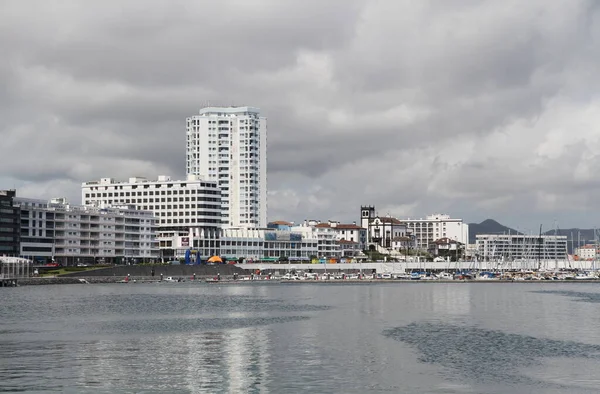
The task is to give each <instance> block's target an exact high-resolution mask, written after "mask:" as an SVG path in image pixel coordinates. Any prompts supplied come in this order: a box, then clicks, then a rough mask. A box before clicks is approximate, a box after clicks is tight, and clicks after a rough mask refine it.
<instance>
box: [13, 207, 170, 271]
mask: <svg viewBox="0 0 600 394" xmlns="http://www.w3.org/2000/svg"><path fill="white" fill-rule="evenodd" d="M13 203H14V205H15V206H17V207H19V208H20V212H21V213H20V215H21V256H22V257H26V258H30V259H32V260H50V259H54V260H55V261H56V262H57V263H62V264H65V265H76V264H84V263H86V264H89V263H125V262H131V261H140V262H141V261H152V260H155V259H157V258H158V257H159V248H158V241H157V240H156V228H157V226H156V219H155V217H154V215H153V214H152V212H149V211H141V210H137V209H135V208H134V207H126V206H122V207H114V208H97V207H90V206H79V205H70V204H68V203H67V202H66V201H65V200H64V199H53V200H51V201H50V202H48V201H45V200H37V199H28V198H21V197H15V198H14V200H13Z"/></svg>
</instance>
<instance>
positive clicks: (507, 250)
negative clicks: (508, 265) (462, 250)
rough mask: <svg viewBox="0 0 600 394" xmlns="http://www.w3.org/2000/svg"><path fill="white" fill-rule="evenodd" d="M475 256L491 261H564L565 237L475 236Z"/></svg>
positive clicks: (522, 235) (566, 255)
mask: <svg viewBox="0 0 600 394" xmlns="http://www.w3.org/2000/svg"><path fill="white" fill-rule="evenodd" d="M476 246H477V256H478V258H480V259H483V260H485V261H493V260H506V261H513V260H566V259H567V258H568V254H567V236H566V235H542V236H539V235H524V234H517V235H508V234H477V235H476Z"/></svg>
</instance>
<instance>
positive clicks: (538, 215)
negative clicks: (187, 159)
mask: <svg viewBox="0 0 600 394" xmlns="http://www.w3.org/2000/svg"><path fill="white" fill-rule="evenodd" d="M32 10H35V12H33V11H32ZM599 18H600V11H599V8H598V5H597V3H596V2H594V1H586V0H577V1H571V0H558V1H554V2H550V3H548V2H547V1H543V0H535V1H529V2H525V3H523V2H521V1H517V0H508V1H504V2H492V1H477V0H462V1H459V0H452V1H432V2H413V1H408V0H406V1H391V0H390V1H366V0H351V1H349V0H332V1H327V2H322V1H317V0H310V1H308V0H307V1H302V2H292V1H279V0H257V1H253V2H240V1H234V0H230V1H219V2H192V1H150V0H145V1H141V0H140V1H128V2H118V1H104V2H102V3H94V4H90V3H86V4H83V3H81V2H78V1H61V2H53V3H49V2H46V1H37V2H35V1H29V2H26V3H24V2H20V1H16V0H15V1H10V0H9V1H4V2H2V4H0V47H1V48H2V52H3V59H4V60H5V61H3V62H1V63H0V84H1V85H2V86H3V89H1V90H0V141H1V143H0V155H1V156H2V158H3V172H2V173H0V187H12V186H13V184H18V185H19V193H20V194H21V195H27V196H29V197H42V198H45V197H53V196H56V195H61V196H63V195H66V196H67V197H69V198H70V199H71V200H74V201H78V200H79V196H80V193H79V184H80V182H83V181H87V180H91V179H95V178H98V177H104V176H112V177H115V178H127V177H129V176H134V175H141V176H148V177H153V176H156V175H158V174H159V173H160V174H163V173H167V174H172V175H173V176H178V177H182V176H184V171H185V169H184V146H185V145H184V142H185V139H184V138H185V126H184V121H185V117H186V116H190V115H192V114H194V113H196V112H197V111H198V109H199V107H201V106H202V105H204V104H206V103H207V102H208V101H210V102H212V103H217V104H224V105H230V104H236V105H253V106H258V107H260V108H262V109H263V112H264V113H265V115H266V116H268V117H269V189H270V199H269V207H270V212H269V216H270V219H289V220H302V219H306V218H320V219H328V218H333V219H340V220H346V221H348V220H350V221H351V220H357V219H358V215H357V212H358V208H359V206H360V204H375V205H377V207H378V210H379V211H380V213H390V214H393V215H398V216H411V217H416V216H424V215H426V214H428V213H433V212H439V211H444V212H448V213H451V214H452V215H454V216H462V217H464V218H465V219H466V220H469V221H479V220H483V219H485V218H487V217H495V218H497V219H499V220H500V221H505V222H506V224H509V225H513V226H515V227H518V226H521V227H526V226H529V227H532V228H533V227H535V223H539V222H549V221H553V220H554V219H556V220H558V221H560V222H561V223H564V225H565V226H567V225H568V226H576V225H580V226H593V225H597V224H598V223H595V222H594V218H593V217H592V216H590V215H588V214H586V212H587V210H589V209H593V208H594V205H593V204H594V202H595V201H597V198H598V197H600V188H599V185H598V181H597V178H596V177H595V176H594V174H596V173H597V172H598V170H599V168H598V164H597V163H599V161H598V160H597V154H596V152H598V151H599V149H600V134H599V133H597V132H596V127H597V126H596V125H597V124H598V122H599V121H600V110H598V109H597V108H600V107H598V101H599V98H598V95H597V93H596V92H597V91H598V90H599V88H600V80H599V79H598V77H597V75H596V74H597V64H598V61H599V60H600V53H599V52H600V45H598V44H599V43H600V28H599V27H598V26H600V23H598V21H599Z"/></svg>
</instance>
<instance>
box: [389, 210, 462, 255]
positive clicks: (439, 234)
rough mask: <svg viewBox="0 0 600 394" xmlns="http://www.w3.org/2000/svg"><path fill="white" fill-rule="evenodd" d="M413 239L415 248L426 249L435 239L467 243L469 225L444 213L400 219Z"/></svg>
mask: <svg viewBox="0 0 600 394" xmlns="http://www.w3.org/2000/svg"><path fill="white" fill-rule="evenodd" d="M399 221H400V223H402V224H405V225H406V227H407V230H408V231H409V232H410V233H411V234H412V236H413V237H414V239H415V244H416V248H417V249H420V250H425V251H426V250H427V249H428V248H429V246H430V245H431V244H433V243H434V242H435V241H437V240H439V239H442V238H448V239H450V240H452V241H455V242H460V243H461V244H463V245H467V244H468V243H469V225H468V224H466V223H463V220H462V219H453V218H451V217H450V215H446V214H433V215H427V216H426V217H425V219H422V218H421V219H410V218H409V219H400V220H399Z"/></svg>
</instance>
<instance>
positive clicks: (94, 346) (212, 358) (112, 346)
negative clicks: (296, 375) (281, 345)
mask: <svg viewBox="0 0 600 394" xmlns="http://www.w3.org/2000/svg"><path fill="white" fill-rule="evenodd" d="M268 332H269V329H268V328H267V327H265V326H255V327H244V328H235V329H229V330H219V331H204V332H191V333H189V332H188V333H176V334H171V335H168V336H167V335H160V336H145V337H141V338H123V339H119V340H115V341H113V340H101V341H94V342H88V343H82V344H80V345H79V346H78V349H77V351H76V352H74V353H73V364H74V365H73V367H74V370H76V371H77V372H76V375H77V376H78V377H79V378H78V379H77V380H78V381H79V382H78V384H79V385H80V386H82V387H87V388H93V387H96V388H100V387H101V388H104V389H109V390H110V389H115V390H119V389H123V388H127V389H128V390H134V391H139V390H141V391H147V390H152V392H154V391H155V390H156V391H162V392H176V391H180V390H183V391H185V392H191V393H200V392H202V393H212V392H254V393H260V392H266V390H267V388H266V385H267V378H268V376H269V371H268V368H269V359H270V352H269V341H268Z"/></svg>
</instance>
